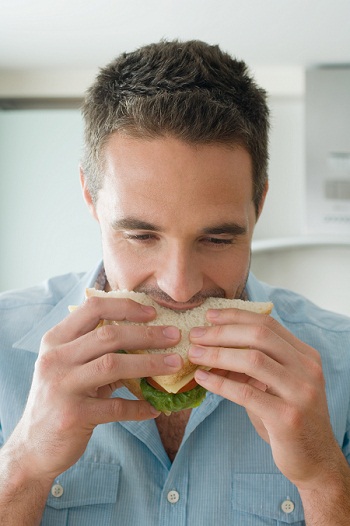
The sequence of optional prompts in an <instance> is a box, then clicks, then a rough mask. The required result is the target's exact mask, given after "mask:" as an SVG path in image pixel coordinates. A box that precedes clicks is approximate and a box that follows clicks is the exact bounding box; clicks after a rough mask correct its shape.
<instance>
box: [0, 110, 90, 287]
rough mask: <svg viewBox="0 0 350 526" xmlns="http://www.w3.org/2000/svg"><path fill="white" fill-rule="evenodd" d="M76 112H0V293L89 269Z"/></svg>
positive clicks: (86, 215) (80, 132) (88, 245)
mask: <svg viewBox="0 0 350 526" xmlns="http://www.w3.org/2000/svg"><path fill="white" fill-rule="evenodd" d="M81 136H82V123H81V117H80V112H79V111H78V110H23V111H17V110H16V111H0V228H1V230H0V254H1V256H0V290H5V289H11V288H18V287H19V288H21V287H26V286H30V285H33V284H36V283H37V282H39V281H41V280H44V279H46V278H48V277H50V276H52V275H55V274H61V273H66V272H69V271H72V270H73V271H82V270H85V269H89V268H90V267H91V266H92V265H93V264H94V263H95V261H97V260H98V258H99V257H100V242H99V232H98V226H97V224H95V221H94V220H93V219H92V218H91V217H90V215H89V213H88V211H87V209H86V208H85V204H84V203H83V200H82V197H81V195H80V186H79V169H78V168H79V158H80V152H81Z"/></svg>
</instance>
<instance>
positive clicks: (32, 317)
mask: <svg viewBox="0 0 350 526" xmlns="http://www.w3.org/2000/svg"><path fill="white" fill-rule="evenodd" d="M82 276H83V274H79V273H70V274H64V275H61V276H56V277H53V278H51V279H48V280H46V281H45V282H43V283H41V284H39V285H36V286H33V287H29V288H26V289H18V290H10V291H7V292H3V293H1V294H0V317H1V321H2V323H1V327H0V333H1V334H2V339H4V338H5V336H6V335H8V334H9V333H15V334H16V336H17V337H18V336H19V335H20V334H25V333H26V332H27V331H28V330H30V328H32V326H33V323H37V322H38V320H40V319H41V318H43V317H44V316H45V315H46V314H47V313H48V312H50V310H52V309H53V308H54V307H55V305H57V304H58V303H59V302H60V301H61V300H62V298H64V297H65V296H66V295H67V294H68V292H69V291H70V290H71V289H72V288H73V287H74V286H75V285H76V284H77V283H78V282H79V280H80V279H81V277H82Z"/></svg>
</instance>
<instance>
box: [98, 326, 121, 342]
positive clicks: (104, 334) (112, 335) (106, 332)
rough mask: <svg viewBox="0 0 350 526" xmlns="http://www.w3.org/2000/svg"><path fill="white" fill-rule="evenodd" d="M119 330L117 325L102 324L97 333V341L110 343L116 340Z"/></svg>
mask: <svg viewBox="0 0 350 526" xmlns="http://www.w3.org/2000/svg"><path fill="white" fill-rule="evenodd" d="M118 335H119V330H118V326H117V325H111V324H108V323H107V324H104V325H101V326H100V327H99V328H98V329H97V331H96V336H97V339H98V340H99V341H101V342H111V341H113V340H115V339H116V338H118Z"/></svg>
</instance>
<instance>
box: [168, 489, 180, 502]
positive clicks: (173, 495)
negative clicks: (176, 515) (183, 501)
mask: <svg viewBox="0 0 350 526" xmlns="http://www.w3.org/2000/svg"><path fill="white" fill-rule="evenodd" d="M167 499H168V501H169V502H170V503H171V504H176V503H177V502H178V500H179V499H180V495H179V493H178V492H177V491H175V490H171V491H169V493H168V495H167Z"/></svg>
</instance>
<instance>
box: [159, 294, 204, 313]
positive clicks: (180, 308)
mask: <svg viewBox="0 0 350 526" xmlns="http://www.w3.org/2000/svg"><path fill="white" fill-rule="evenodd" d="M151 297H152V296H151ZM152 299H153V301H155V302H156V303H158V305H160V306H161V307H165V308H166V309H171V310H173V311H176V312H179V313H180V312H186V311H188V310H192V309H195V308H196V307H200V306H201V305H202V304H203V303H204V301H205V300H203V301H201V302H198V303H167V302H166V301H162V300H159V299H156V298H152Z"/></svg>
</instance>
